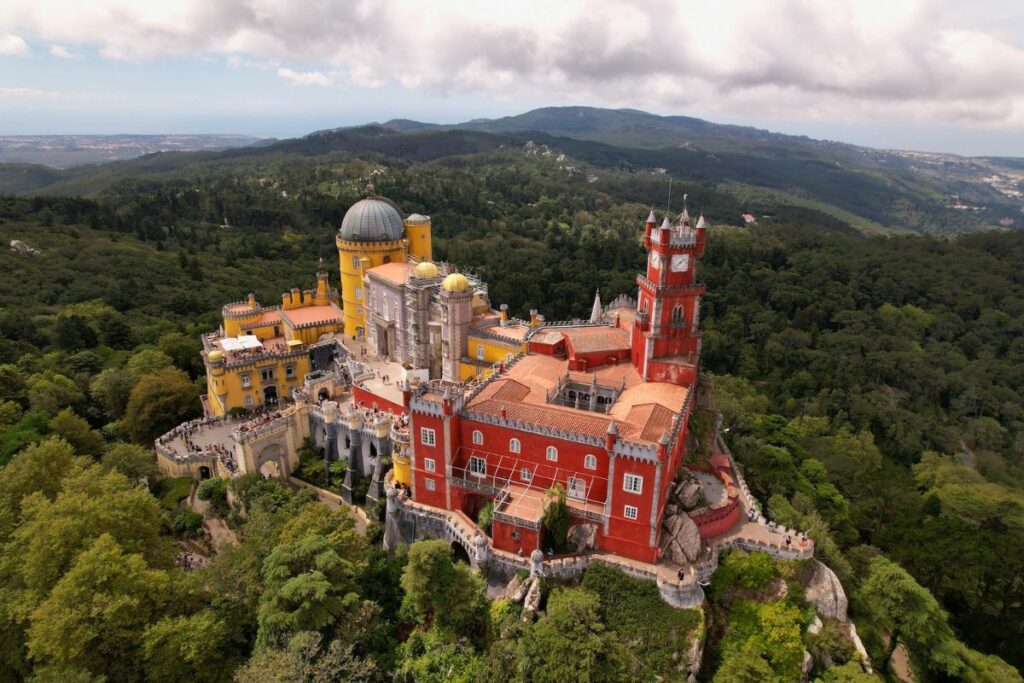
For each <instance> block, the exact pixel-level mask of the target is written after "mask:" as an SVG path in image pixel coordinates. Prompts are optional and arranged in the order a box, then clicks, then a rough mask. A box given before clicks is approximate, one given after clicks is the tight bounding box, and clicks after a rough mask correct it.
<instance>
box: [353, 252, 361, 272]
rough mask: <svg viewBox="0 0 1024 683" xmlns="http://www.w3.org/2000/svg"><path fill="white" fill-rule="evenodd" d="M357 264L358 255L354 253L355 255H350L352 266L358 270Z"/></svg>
mask: <svg viewBox="0 0 1024 683" xmlns="http://www.w3.org/2000/svg"><path fill="white" fill-rule="evenodd" d="M359 265H360V263H359V255H358V254H356V255H355V256H353V257H352V267H353V268H355V269H356V270H359Z"/></svg>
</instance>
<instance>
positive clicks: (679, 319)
mask: <svg viewBox="0 0 1024 683" xmlns="http://www.w3.org/2000/svg"><path fill="white" fill-rule="evenodd" d="M672 324H673V325H682V324H683V305H682V304H676V306H675V308H673V309H672Z"/></svg>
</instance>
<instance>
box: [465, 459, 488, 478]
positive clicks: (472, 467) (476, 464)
mask: <svg viewBox="0 0 1024 683" xmlns="http://www.w3.org/2000/svg"><path fill="white" fill-rule="evenodd" d="M469 473H470V474H472V475H473V476H474V477H484V476H487V461H486V460H484V459H483V458H477V457H472V458H470V459H469Z"/></svg>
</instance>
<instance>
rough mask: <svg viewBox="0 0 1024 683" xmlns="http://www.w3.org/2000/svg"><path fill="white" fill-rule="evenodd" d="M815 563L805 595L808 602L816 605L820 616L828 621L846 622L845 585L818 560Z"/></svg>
mask: <svg viewBox="0 0 1024 683" xmlns="http://www.w3.org/2000/svg"><path fill="white" fill-rule="evenodd" d="M812 562H813V563H814V573H813V574H812V575H811V578H810V580H809V581H808V583H807V586H806V587H805V588H804V593H805V595H806V597H807V602H809V603H811V604H813V605H814V608H815V609H816V610H818V614H820V615H821V616H822V617H825V618H828V619H836V620H837V621H846V608H847V606H848V602H847V599H846V591H844V590H843V584H842V583H840V582H839V577H838V576H836V573H835V572H834V571H832V570H831V569H829V568H828V567H826V566H825V565H823V564H822V563H821V562H818V561H817V560H812Z"/></svg>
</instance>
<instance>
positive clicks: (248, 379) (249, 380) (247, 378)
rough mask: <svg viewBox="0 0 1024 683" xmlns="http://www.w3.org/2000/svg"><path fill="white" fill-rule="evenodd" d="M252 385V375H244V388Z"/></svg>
mask: <svg viewBox="0 0 1024 683" xmlns="http://www.w3.org/2000/svg"><path fill="white" fill-rule="evenodd" d="M251 386H252V375H242V388H243V389H248V388H249V387H251Z"/></svg>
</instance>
